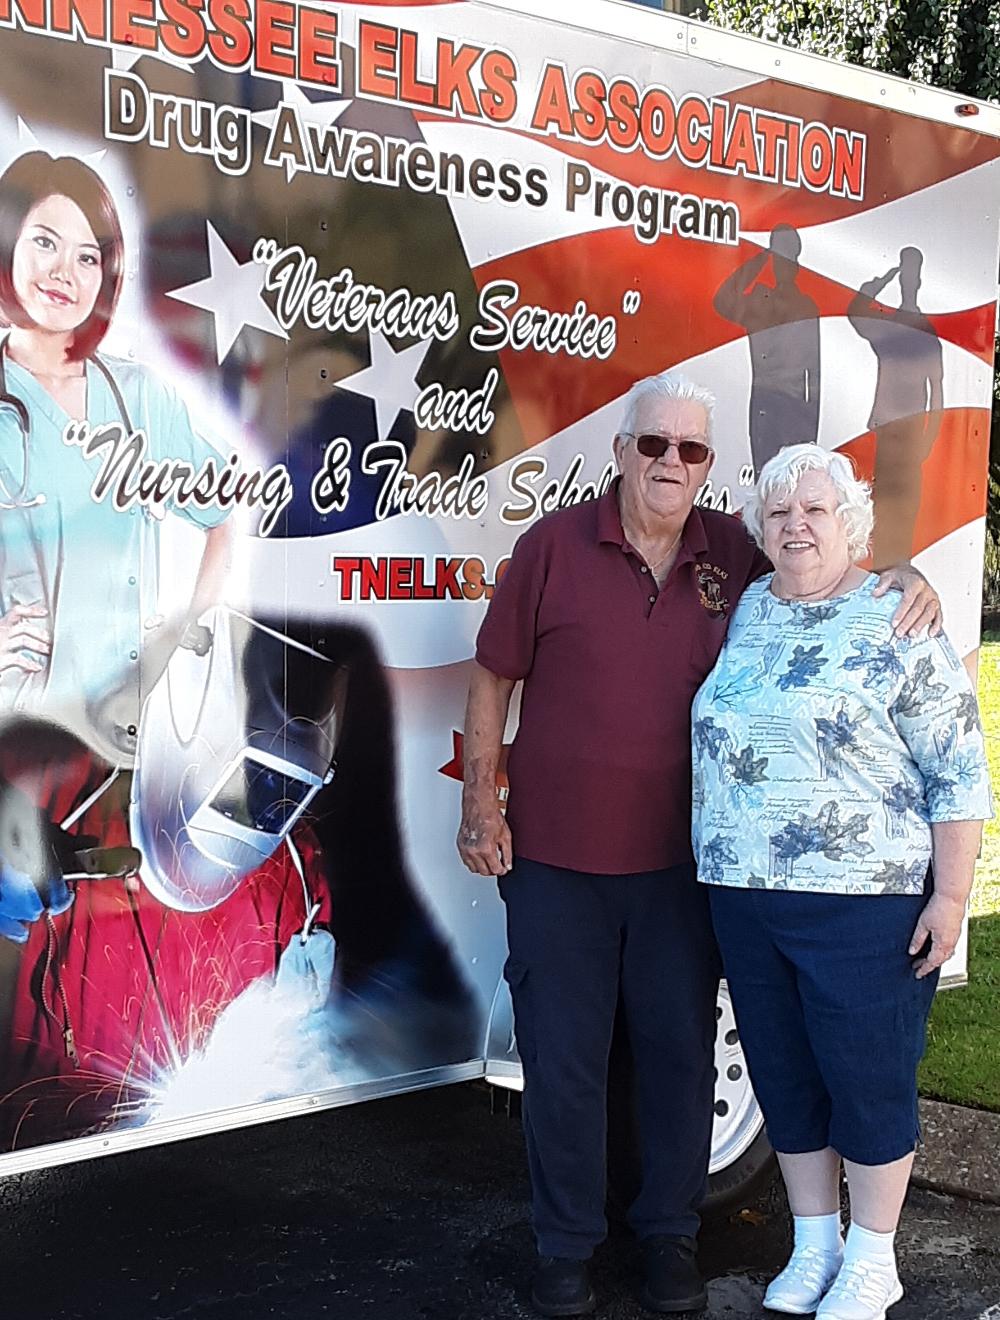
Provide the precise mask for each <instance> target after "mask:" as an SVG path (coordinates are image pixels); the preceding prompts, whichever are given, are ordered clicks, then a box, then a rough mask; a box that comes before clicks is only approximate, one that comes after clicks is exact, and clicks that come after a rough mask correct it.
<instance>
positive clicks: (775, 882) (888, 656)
mask: <svg viewBox="0 0 1000 1320" xmlns="http://www.w3.org/2000/svg"><path fill="white" fill-rule="evenodd" d="M876 581H877V579H876V578H875V577H874V576H872V577H869V578H868V579H866V581H865V582H864V583H862V585H861V586H860V587H858V588H857V589H856V590H855V591H852V592H849V593H847V594H846V595H843V596H837V597H831V598H830V599H829V600H822V601H816V602H800V601H785V600H779V599H778V598H777V597H776V596H773V595H772V594H771V591H770V589H769V588H770V583H771V577H770V576H768V577H765V578H761V579H760V580H759V581H757V582H754V583H753V584H752V585H751V586H749V587H748V588H747V590H746V591H745V592H744V593H743V596H742V599H741V600H740V602H739V604H738V606H737V607H736V610H735V611H734V613H733V618H732V622H731V623H730V626H729V635H728V638H727V641H726V644H725V647H724V648H723V651H722V654H721V655H720V656H719V659H718V661H717V663H716V665H715V668H714V669H713V670H712V672H711V673H710V674H709V676H708V678H706V680H705V682H704V683H703V684H702V686H701V688H700V689H699V691H698V694H697V696H696V697H695V699H694V706H693V708H692V739H693V753H694V754H693V762H694V812H693V842H694V854H695V857H696V859H697V862H698V876H699V879H700V880H702V881H704V882H705V883H707V884H717V885H736V886H740V887H743V888H747V887H750V888H761V889H797V890H817V891H819V890H821V891H824V892H827V893H839V894H919V893H921V892H922V890H923V884H924V876H925V874H926V871H927V865H928V862H929V861H930V857H931V830H930V826H931V822H937V821H948V820H983V819H986V818H988V817H990V816H991V815H992V806H991V795H990V783H989V771H988V769H987V763H986V753H985V748H984V746H983V735H982V729H981V727H980V723H979V711H978V707H977V705H976V697H975V693H974V692H973V689H972V684H971V683H970V681H969V677H968V674H967V673H966V670H965V667H964V665H963V664H962V662H961V660H960V659H959V658H958V656H957V655H956V654H955V651H954V649H953V648H952V646H951V643H950V642H949V641H948V640H947V639H946V638H945V637H944V636H939V637H933V638H927V637H924V638H903V639H899V638H896V637H894V636H893V633H892V624H891V619H892V615H893V612H894V611H895V608H896V605H897V603H898V596H896V595H895V594H894V593H889V595H888V596H883V597H881V598H879V599H876V598H875V597H874V596H873V595H872V590H873V588H874V586H875V583H876Z"/></svg>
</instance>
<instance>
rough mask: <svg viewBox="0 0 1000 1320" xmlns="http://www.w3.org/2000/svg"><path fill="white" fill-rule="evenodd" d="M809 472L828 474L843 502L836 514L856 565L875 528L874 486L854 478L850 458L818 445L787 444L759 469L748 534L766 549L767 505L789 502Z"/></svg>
mask: <svg viewBox="0 0 1000 1320" xmlns="http://www.w3.org/2000/svg"><path fill="white" fill-rule="evenodd" d="M806 472H825V473H826V474H827V476H828V477H829V478H830V480H831V481H832V482H833V485H834V489H835V490H836V492H837V495H838V497H839V499H840V503H839V504H838V505H837V513H838V514H839V515H840V519H841V521H842V522H843V524H844V530H845V532H846V533H847V548H848V551H849V553H850V556H851V562H852V563H855V564H856V563H857V562H858V560H859V559H864V557H865V555H866V554H867V553H868V542H869V541H870V540H871V534H872V528H873V527H874V525H875V510H874V507H873V505H872V492H871V487H870V486H869V485H868V482H867V481H862V480H861V479H860V478H859V477H857V476H855V473H854V466H853V464H852V463H851V461H850V459H848V458H845V457H844V455H843V454H836V453H833V452H832V451H830V450H828V449H821V448H820V446H819V445H786V446H785V447H784V449H780V450H779V451H778V452H777V453H776V454H775V456H774V457H773V458H769V459H768V461H767V462H766V463H765V464H764V466H763V467H762V468H761V470H760V476H759V477H758V478H757V485H756V487H755V489H754V490H753V492H752V493H751V495H750V496H749V498H748V499H747V502H746V503H745V504H744V506H743V522H744V523H745V525H746V529H747V531H748V532H749V533H750V535H751V536H752V537H753V539H754V540H755V541H756V542H757V544H758V545H759V546H760V547H761V549H763V547H764V505H765V504H766V503H767V501H768V500H770V499H772V498H773V497H774V496H777V497H778V498H779V499H786V498H787V497H788V496H789V495H791V493H792V491H793V490H794V489H795V487H796V486H797V485H798V484H799V482H800V481H801V480H802V476H803V474H804V473H806Z"/></svg>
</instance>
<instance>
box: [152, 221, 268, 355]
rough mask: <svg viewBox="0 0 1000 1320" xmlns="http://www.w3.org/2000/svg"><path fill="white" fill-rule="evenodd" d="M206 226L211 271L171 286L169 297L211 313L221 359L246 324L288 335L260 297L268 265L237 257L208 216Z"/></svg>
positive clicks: (217, 350) (216, 349)
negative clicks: (193, 279) (265, 266)
mask: <svg viewBox="0 0 1000 1320" xmlns="http://www.w3.org/2000/svg"><path fill="white" fill-rule="evenodd" d="M205 229H206V231H207V233H208V265H209V269H210V270H211V272H212V273H211V275H209V277H208V278H207V279H204V280H197V281H196V282H195V283H194V284H185V285H184V287H183V288H180V289H171V290H170V292H169V293H168V294H167V297H168V298H176V299H177V301H178V302H184V303H190V305H191V306H192V307H200V308H201V309H202V310H203V311H206V312H211V313H212V315H213V317H214V318H215V351H216V354H217V356H218V360H219V362H220V363H221V362H222V360H223V359H224V358H225V357H226V356H227V354H228V353H229V350H230V349H231V348H232V346H233V344H234V343H235V342H236V338H237V336H238V335H239V333H240V331H241V330H242V329H243V327H244V326H246V325H250V326H254V327H255V328H256V329H257V330H263V331H265V332H266V333H267V334H269V335H277V336H278V337H279V338H281V339H287V338H288V335H287V334H286V333H285V332H284V330H282V328H281V326H280V324H279V323H278V321H277V319H276V318H275V315H274V313H273V312H272V311H271V309H270V307H268V305H267V303H266V302H265V301H264V299H263V298H262V297H261V290H262V289H263V287H264V276H265V274H266V271H265V268H264V267H263V266H261V265H259V264H258V263H257V262H255V261H242V262H241V261H237V260H236V258H235V257H234V256H233V254H232V253H231V252H230V250H229V248H228V247H226V245H225V243H224V242H223V241H222V239H221V238H220V237H219V235H218V234H217V233H216V232H215V229H214V228H213V227H212V222H211V221H210V220H206V222H205Z"/></svg>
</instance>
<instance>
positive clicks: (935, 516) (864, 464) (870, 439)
mask: <svg viewBox="0 0 1000 1320" xmlns="http://www.w3.org/2000/svg"><path fill="white" fill-rule="evenodd" d="M989 433H990V414H989V411H988V410H987V409H985V408H950V409H947V410H946V411H945V412H944V413H942V414H941V426H940V430H939V431H938V435H937V439H936V440H935V442H934V447H933V449H932V450H931V452H930V455H929V456H928V458H927V460H926V461H925V462H924V464H923V468H922V471H921V500H920V512H919V514H918V515H917V521H916V526H915V528H914V532H913V544H912V553H913V554H915V555H916V554H919V553H920V551H921V550H926V549H927V547H928V546H930V545H933V544H934V543H935V542H936V541H940V540H941V538H942V537H944V536H948V535H949V534H950V533H951V532H955V531H957V530H958V529H959V528H960V527H964V526H966V524H967V523H970V522H974V521H975V520H976V519H977V518H981V517H982V516H983V514H984V513H985V512H986V467H987V454H988V451H989ZM875 450H876V437H875V435H873V434H872V433H871V432H868V433H867V434H866V435H862V436H858V437H857V438H856V439H854V440H851V441H849V442H848V443H847V444H845V445H841V446H840V452H841V453H843V454H848V455H849V456H850V457H851V458H852V459H853V460H854V463H855V465H856V467H857V470H858V474H859V475H860V476H862V477H864V478H865V479H866V480H867V481H872V480H873V478H874V476H875ZM873 490H874V495H875V512H876V517H877V516H878V508H879V505H878V484H877V482H875V483H873Z"/></svg>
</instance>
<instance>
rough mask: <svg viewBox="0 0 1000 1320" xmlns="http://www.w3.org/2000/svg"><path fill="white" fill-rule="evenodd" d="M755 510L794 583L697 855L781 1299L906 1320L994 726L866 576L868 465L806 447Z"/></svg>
mask: <svg viewBox="0 0 1000 1320" xmlns="http://www.w3.org/2000/svg"><path fill="white" fill-rule="evenodd" d="M744 516H745V519H746V523H747V527H748V528H749V530H750V531H751V533H752V534H753V536H754V537H755V539H756V540H757V542H758V544H759V545H761V546H762V548H763V549H764V550H765V551H766V553H767V555H768V556H769V558H770V559H771V562H772V563H773V564H774V570H775V571H774V573H773V575H771V576H769V577H765V578H762V579H760V580H759V581H758V582H756V583H754V584H753V585H752V586H750V587H749V588H748V589H747V590H746V592H745V593H744V595H743V597H742V598H741V600H740V602H739V604H738V606H737V607H736V610H735V611H734V614H733V619H732V622H731V624H730V628H729V635H728V640H727V642H726V645H725V647H724V649H723V651H722V654H721V655H720V657H719V660H718V662H717V664H716V665H715V668H714V669H713V670H712V672H711V673H710V674H709V676H708V678H707V679H706V680H705V682H704V684H703V685H702V687H701V689H700V690H699V692H698V695H697V697H696V698H695V702H694V707H693V713H692V719H693V735H694V784H695V788H694V798H695V808H694V846H695V856H696V858H697V860H698V872H699V878H700V879H701V880H702V881H703V882H704V883H705V884H706V885H708V886H710V889H709V893H710V898H711V904H712V914H713V920H714V923H715V928H716V934H717V936H718V939H719V943H720V946H721V949H722V955H723V961H724V964H725V973H726V977H727V980H728V982H729V989H730V993H731V995H732V997H733V1003H734V1007H735V1010H736V1017H737V1021H738V1024H739V1028H740V1034H741V1036H742V1039H743V1045H744V1048H745V1050H746V1055H747V1061H748V1064H749V1069H750V1075H751V1078H752V1080H753V1083H754V1088H755V1090H756V1092H757V1096H758V1099H759V1101H760V1104H761V1107H762V1109H763V1111H764V1117H765V1119H766V1122H767V1128H768V1134H769V1137H770V1140H771V1143H772V1145H773V1146H774V1148H775V1150H776V1151H777V1153H778V1160H779V1163H780V1165H781V1171H782V1174H783V1176H784V1180H785V1185H786V1187H787V1189H788V1199H789V1202H790V1205H791V1209H792V1214H793V1216H794V1220H795V1244H794V1250H793V1253H792V1256H791V1259H790V1260H789V1262H788V1265H787V1266H786V1268H785V1269H784V1270H783V1271H782V1272H781V1274H779V1275H778V1277H777V1278H776V1279H775V1280H774V1282H773V1283H772V1284H771V1286H770V1287H769V1289H768V1291H767V1295H766V1297H765V1299H764V1300H765V1306H767V1307H769V1308H770V1309H771V1310H775V1311H783V1312H786V1313H788V1314H792V1315H805V1314H810V1313H812V1312H813V1311H815V1312H816V1314H817V1316H818V1317H820V1318H821V1320H883V1318H884V1316H885V1314H886V1310H887V1308H888V1307H890V1306H892V1305H893V1304H894V1303H895V1302H897V1301H898V1300H899V1299H900V1297H901V1296H902V1293H903V1290H902V1287H901V1285H900V1282H899V1277H898V1274H897V1271H896V1264H895V1255H894V1245H893V1240H894V1236H895V1230H896V1225H897V1222H898V1219H899V1214H900V1210H901V1207H902V1203H903V1198H904V1196H905V1193H906V1187H907V1183H908V1180H909V1174H910V1167H911V1165H912V1162H913V1151H914V1147H915V1145H916V1142H917V1139H918V1136H919V1130H918V1121H917V1096H916V1067H917V1063H918V1061H919V1059H920V1056H921V1054H922V1052H923V1047H924V1036H925V1026H926V1021H927V1015H928V1012H929V1009H930V1003H931V999H932V997H933V994H934V989H935V983H936V981H937V977H938V971H939V968H940V967H941V965H942V963H944V962H945V960H946V959H947V958H948V957H949V955H950V954H951V953H952V951H953V950H954V948H955V945H956V942H957V940H958V937H959V932H960V930H961V926H962V917H963V913H964V911H965V904H966V899H967V898H968V894H969V890H970V887H971V884H972V872H973V863H974V860H975V857H976V854H977V850H978V846H979V838H980V830H981V822H982V820H983V819H984V818H986V817H988V816H989V815H990V814H991V804H990V788H989V779H988V772H987V766H986V759H985V754H984V748H983V739H982V733H981V731H980V725H979V717H978V712H977V708H976V699H975V695H974V693H973V690H972V686H971V684H970V682H969V678H968V675H967V674H966V671H965V669H964V667H963V666H962V663H961V661H960V660H959V658H958V657H957V655H956V654H955V652H954V651H953V649H952V647H951V646H950V644H949V643H948V641H947V640H946V639H945V638H944V637H943V636H938V637H927V638H923V639H914V638H902V639H901V638H897V637H896V636H895V635H894V632H893V628H892V623H891V618H890V616H891V612H892V604H891V601H888V600H886V599H884V598H878V597H876V596H875V595H874V593H873V587H874V585H875V582H876V579H875V577H874V576H872V575H871V574H870V573H868V572H866V571H865V570H864V569H863V568H861V567H859V563H858V561H859V560H860V559H861V558H862V557H863V556H864V554H865V550H866V547H867V544H868V539H869V537H870V535H871V531H872V525H873V515H872V506H871V497H870V493H869V490H868V488H867V486H866V485H865V484H864V483H863V482H860V481H858V480H856V479H855V477H854V475H853V472H852V469H851V467H850V464H849V463H848V461H847V459H845V458H844V457H843V456H841V455H839V454H831V453H827V452H826V451H824V450H822V449H820V448H818V447H817V446H815V445H795V446H791V447H789V448H787V449H784V450H782V451H781V452H780V453H779V454H777V455H776V456H775V457H774V458H773V459H771V460H770V462H768V463H766V464H765V466H764V468H763V470H762V471H761V474H760V480H759V482H758V486H757V490H756V492H755V494H754V495H753V496H752V497H751V499H750V501H749V503H748V505H747V508H746V509H745V511H744ZM841 1162H843V1163H844V1165H845V1167H846V1173H847V1183H848V1188H849V1191H850V1202H851V1225H850V1229H849V1231H848V1234H847V1240H846V1244H845V1243H844V1241H843V1240H842V1237H841V1225H840V1216H839V1204H840V1202H839V1180H840V1167H841Z"/></svg>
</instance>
